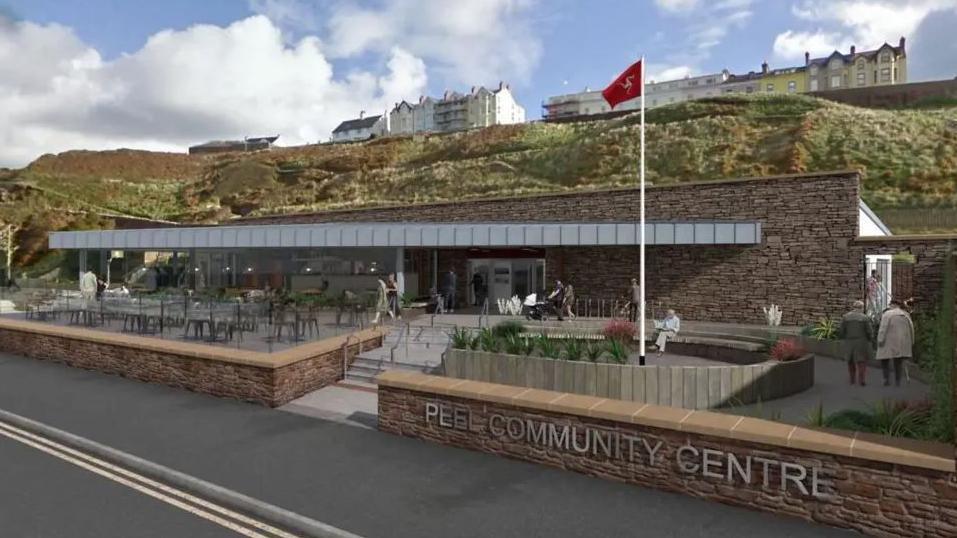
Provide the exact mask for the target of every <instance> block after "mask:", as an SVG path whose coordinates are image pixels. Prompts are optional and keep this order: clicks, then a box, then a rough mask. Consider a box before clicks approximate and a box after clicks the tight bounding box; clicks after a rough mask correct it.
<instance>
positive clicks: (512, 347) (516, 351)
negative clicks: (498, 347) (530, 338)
mask: <svg viewBox="0 0 957 538" xmlns="http://www.w3.org/2000/svg"><path fill="white" fill-rule="evenodd" d="M503 342H504V343H505V353H508V354H509V355H522V354H524V353H525V338H522V337H521V336H519V335H518V334H510V335H508V336H506V337H505V339H504V340H503Z"/></svg>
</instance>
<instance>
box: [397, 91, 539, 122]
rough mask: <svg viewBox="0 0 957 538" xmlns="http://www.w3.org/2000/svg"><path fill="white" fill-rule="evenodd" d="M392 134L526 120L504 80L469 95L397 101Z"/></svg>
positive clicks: (446, 94)
mask: <svg viewBox="0 0 957 538" xmlns="http://www.w3.org/2000/svg"><path fill="white" fill-rule="evenodd" d="M389 120H390V121H389V124H390V131H389V134H393V135H408V134H414V133H422V132H452V131H462V130H465V129H475V128H479V127H488V126H490V125H505V124H512V123H523V122H524V121H525V109H524V108H523V107H522V106H521V105H519V104H518V102H517V101H516V100H515V96H514V95H513V94H512V91H511V89H510V88H509V86H508V85H507V84H505V83H504V82H501V83H499V86H498V88H497V89H495V90H489V89H487V88H485V87H481V86H480V87H473V88H472V90H471V91H470V92H469V93H468V94H462V93H459V92H445V95H443V96H442V98H441V99H432V98H431V97H420V98H419V102H418V103H415V104H412V103H409V102H408V101H402V102H401V103H396V105H395V107H394V108H393V109H392V111H391V112H390V113H389Z"/></svg>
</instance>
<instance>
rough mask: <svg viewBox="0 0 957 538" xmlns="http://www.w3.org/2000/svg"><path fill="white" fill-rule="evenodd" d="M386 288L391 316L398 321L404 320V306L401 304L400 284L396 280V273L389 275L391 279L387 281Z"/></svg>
mask: <svg viewBox="0 0 957 538" xmlns="http://www.w3.org/2000/svg"><path fill="white" fill-rule="evenodd" d="M385 286H386V291H387V294H388V297H389V315H390V316H394V317H395V318H396V319H402V305H400V304H399V283H398V282H396V280H395V273H389V279H388V280H386V283H385Z"/></svg>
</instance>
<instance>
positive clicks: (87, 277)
mask: <svg viewBox="0 0 957 538" xmlns="http://www.w3.org/2000/svg"><path fill="white" fill-rule="evenodd" d="M98 280H99V279H97V278H96V273H94V272H93V271H89V270H88V271H87V272H85V273H83V274H82V275H81V276H80V295H81V296H82V297H83V298H84V299H87V300H89V299H93V298H95V297H96V283H97V281H98Z"/></svg>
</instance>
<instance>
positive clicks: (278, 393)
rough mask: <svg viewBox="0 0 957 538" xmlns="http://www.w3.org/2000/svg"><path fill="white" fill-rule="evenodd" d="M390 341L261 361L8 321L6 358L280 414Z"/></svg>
mask: <svg viewBox="0 0 957 538" xmlns="http://www.w3.org/2000/svg"><path fill="white" fill-rule="evenodd" d="M382 335H383V333H382V332H381V331H380V330H378V329H366V330H364V331H360V332H357V333H353V334H350V335H343V336H337V337H334V338H327V339H324V340H320V341H318V342H313V343H309V344H303V345H301V346H297V347H295V348H292V349H288V350H285V351H281V352H278V353H259V352H252V351H243V350H237V349H229V348H222V347H216V346H210V345H203V344H193V343H188V342H178V341H170V340H161V339H157V338H148V337H143V336H133V335H126V334H115V333H107V332H103V331H94V330H89V329H81V328H76V327H59V326H53V325H45V324H42V323H37V322H30V321H20V320H0V351H3V352H6V353H12V354H15V355H22V356H24V357H30V358H34V359H42V360H50V361H55V362H61V363H64V364H67V365H69V366H73V367H77V368H84V369H87V370H96V371H100V372H105V373H109V374H115V375H120V376H123V377H129V378H132V379H137V380H140V381H146V382H150V383H162V384H164V385H170V386H174V387H180V388H185V389H189V390H193V391H196V392H204V393H206V394H212V395H214V396H224V397H228V398H236V399H240V400H246V401H250V402H255V403H259V404H262V405H267V406H270V407H277V406H280V405H283V404H285V403H288V402H290V401H292V400H294V399H296V398H298V397H300V396H302V395H304V394H306V393H309V392H312V391H314V390H316V389H320V388H322V387H324V386H326V385H330V384H332V383H335V382H336V381H338V380H339V379H342V378H343V377H344V375H345V372H344V371H343V367H344V366H345V365H344V359H345V363H349V362H351V361H352V359H353V358H354V357H355V356H356V355H358V354H359V353H361V352H362V350H363V349H370V348H374V347H378V346H380V345H382Z"/></svg>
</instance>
